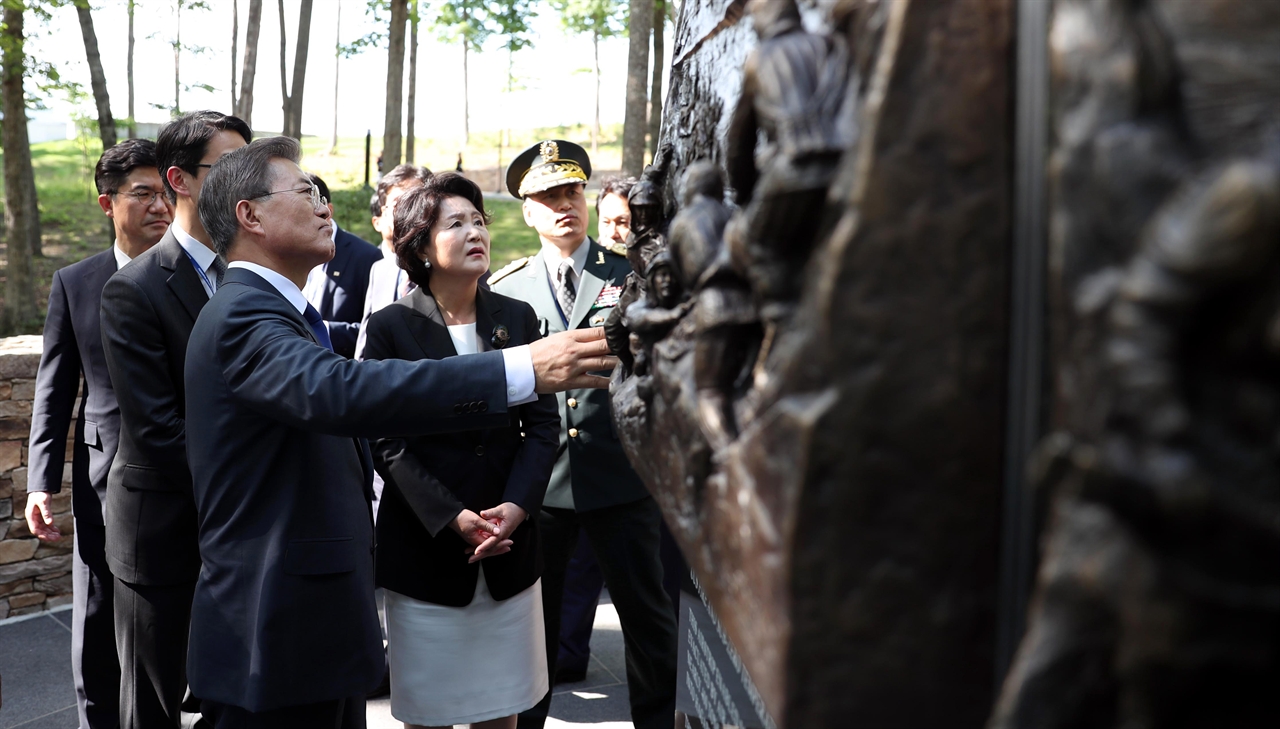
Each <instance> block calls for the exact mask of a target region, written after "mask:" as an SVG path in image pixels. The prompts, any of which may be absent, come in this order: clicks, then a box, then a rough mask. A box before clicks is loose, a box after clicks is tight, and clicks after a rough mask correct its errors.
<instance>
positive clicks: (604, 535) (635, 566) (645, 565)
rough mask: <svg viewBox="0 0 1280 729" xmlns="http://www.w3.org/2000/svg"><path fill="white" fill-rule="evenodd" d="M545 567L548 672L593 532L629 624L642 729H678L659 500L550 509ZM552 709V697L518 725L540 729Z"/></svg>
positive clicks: (630, 671) (545, 516) (630, 663)
mask: <svg viewBox="0 0 1280 729" xmlns="http://www.w3.org/2000/svg"><path fill="white" fill-rule="evenodd" d="M538 519H539V523H538V526H539V529H540V530H541V532H542V534H541V536H542V549H543V557H544V559H545V567H544V569H543V572H542V614H543V619H544V620H545V622H546V639H547V647H548V648H549V649H550V650H548V651H547V664H548V666H547V667H548V675H549V676H555V674H556V661H557V656H558V651H556V650H555V646H556V645H558V644H559V638H560V610H561V595H562V593H563V590H564V577H565V570H566V568H567V566H568V564H569V559H570V557H571V556H572V555H573V552H574V550H575V549H576V548H577V546H578V530H579V528H581V529H582V530H583V531H585V532H586V534H587V538H588V539H589V540H591V547H592V549H593V550H594V551H595V554H596V560H597V561H598V562H599V564H600V571H601V572H602V573H603V574H604V584H605V586H606V587H608V588H609V596H610V598H612V600H613V606H614V608H615V609H616V610H617V611H618V620H619V622H621V623H622V639H623V644H624V645H625V647H626V656H627V690H628V692H629V693H630V699H631V720H632V722H633V723H634V724H635V726H636V729H671V726H672V725H673V723H674V722H675V710H676V706H675V700H676V699H675V697H676V621H675V610H674V608H672V606H671V599H670V598H669V597H667V593H666V591H664V590H663V589H662V563H661V561H660V560H659V556H658V550H659V541H660V537H659V532H658V529H659V527H658V525H659V524H660V523H661V522H662V515H661V513H660V512H659V510H658V505H657V503H655V502H654V500H653V498H652V497H647V496H646V497H645V498H643V499H641V500H639V501H634V502H632V503H630V504H622V505H619V506H610V507H606V508H603V509H594V510H592V511H587V512H583V513H577V512H575V511H573V510H572V509H555V508H548V507H544V508H543V509H542V512H541V513H540V514H539V515H538ZM550 708H551V692H548V693H547V696H545V697H544V698H543V699H542V701H540V702H539V703H538V705H537V706H535V707H533V708H532V709H530V710H528V711H526V712H524V713H522V714H521V715H520V720H519V726H520V727H524V728H529V729H536V728H539V727H541V726H542V725H543V723H544V721H545V720H546V717H547V711H548V710H549V709H550Z"/></svg>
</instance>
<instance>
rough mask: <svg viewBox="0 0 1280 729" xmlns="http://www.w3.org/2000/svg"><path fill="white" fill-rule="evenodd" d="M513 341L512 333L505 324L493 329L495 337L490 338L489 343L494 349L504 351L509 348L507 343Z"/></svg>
mask: <svg viewBox="0 0 1280 729" xmlns="http://www.w3.org/2000/svg"><path fill="white" fill-rule="evenodd" d="M510 341H511V333H510V332H508V331H507V327H506V326H505V325H503V324H499V325H498V326H496V327H494V328H493V336H492V337H490V338H489V342H490V343H491V344H492V345H493V347H494V349H502V348H503V347H505V346H507V342H510Z"/></svg>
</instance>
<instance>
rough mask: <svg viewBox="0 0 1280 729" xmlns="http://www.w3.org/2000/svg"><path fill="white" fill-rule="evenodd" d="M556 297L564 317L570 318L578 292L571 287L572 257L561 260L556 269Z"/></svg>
mask: <svg viewBox="0 0 1280 729" xmlns="http://www.w3.org/2000/svg"><path fill="white" fill-rule="evenodd" d="M556 297H557V298H559V300H560V311H561V313H563V314H564V318H565V319H568V318H570V317H571V316H572V315H573V302H574V301H576V300H577V298H578V292H577V290H576V289H574V287H573V259H572V258H566V259H564V260H563V261H561V262H560V268H559V269H557V270H556Z"/></svg>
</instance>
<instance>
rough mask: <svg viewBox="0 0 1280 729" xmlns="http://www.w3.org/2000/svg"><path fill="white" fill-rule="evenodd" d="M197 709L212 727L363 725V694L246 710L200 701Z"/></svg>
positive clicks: (358, 728)
mask: <svg viewBox="0 0 1280 729" xmlns="http://www.w3.org/2000/svg"><path fill="white" fill-rule="evenodd" d="M200 713H201V714H202V715H203V716H204V718H205V719H206V720H207V721H209V722H211V723H212V724H213V727H214V729H365V701H364V697H363V696H353V697H351V698H349V699H336V700H334V701H322V702H320V703H318V704H304V705H302V706H285V707H282V708H279V709H272V710H270V711H248V710H247V709H242V708H240V707H239V706H231V705H229V704H220V703H218V702H216V701H201V702H200Z"/></svg>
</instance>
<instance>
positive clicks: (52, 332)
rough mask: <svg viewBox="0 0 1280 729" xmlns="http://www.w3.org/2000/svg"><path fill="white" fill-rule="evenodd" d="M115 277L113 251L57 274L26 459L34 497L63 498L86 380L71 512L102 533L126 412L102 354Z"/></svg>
mask: <svg viewBox="0 0 1280 729" xmlns="http://www.w3.org/2000/svg"><path fill="white" fill-rule="evenodd" d="M115 272H116V257H115V252H114V246H112V248H109V249H107V250H105V251H103V252H101V253H98V254H96V255H93V256H90V257H89V258H86V259H85V260H83V261H80V262H79V263H74V264H72V265H70V266H67V267H66V268H63V269H61V270H59V271H57V272H56V273H54V274H53V288H52V289H51V290H50V292H49V312H48V314H47V315H46V316H45V320H44V353H43V354H41V356H40V370H39V371H38V373H37V374H36V397H35V402H34V403H33V405H32V410H31V441H30V443H31V450H30V453H29V455H28V457H27V464H28V465H27V491H28V492H32V491H48V492H50V493H57V492H58V491H60V490H61V488H62V467H63V464H64V463H65V461H66V451H67V430H68V429H69V428H70V427H71V418H72V413H73V411H74V407H75V401H76V396H77V395H80V394H81V393H80V377H81V374H82V373H83V375H84V393H83V396H82V399H81V400H80V412H79V414H77V415H76V416H75V425H76V439H75V452H74V457H73V459H72V465H71V474H72V475H71V509H72V512H73V513H74V514H75V518H76V521H77V522H81V523H87V524H95V525H98V526H101V525H102V523H103V520H102V507H103V504H105V503H106V500H107V472H108V471H109V470H110V469H111V459H113V458H115V455H116V445H117V443H118V442H119V439H120V406H119V405H117V404H116V396H115V393H114V392H113V391H112V389H111V373H110V372H108V371H107V361H106V358H105V357H104V356H103V353H102V333H101V332H102V328H101V324H100V317H99V315H98V312H99V310H100V309H101V303H102V287H103V285H105V284H106V283H107V279H109V278H111V276H112V274H114V273H115Z"/></svg>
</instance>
